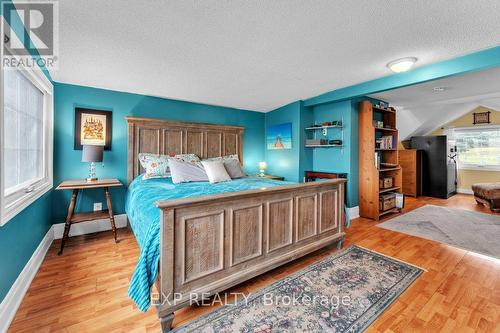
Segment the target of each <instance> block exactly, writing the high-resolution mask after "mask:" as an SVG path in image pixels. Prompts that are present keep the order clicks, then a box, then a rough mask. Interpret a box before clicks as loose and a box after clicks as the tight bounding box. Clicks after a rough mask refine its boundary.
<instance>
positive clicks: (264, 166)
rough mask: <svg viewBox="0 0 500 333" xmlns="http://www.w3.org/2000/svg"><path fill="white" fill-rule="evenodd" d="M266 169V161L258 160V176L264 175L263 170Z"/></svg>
mask: <svg viewBox="0 0 500 333" xmlns="http://www.w3.org/2000/svg"><path fill="white" fill-rule="evenodd" d="M266 169H267V163H266V162H264V161H261V162H259V171H260V173H259V176H260V177H264V171H266Z"/></svg>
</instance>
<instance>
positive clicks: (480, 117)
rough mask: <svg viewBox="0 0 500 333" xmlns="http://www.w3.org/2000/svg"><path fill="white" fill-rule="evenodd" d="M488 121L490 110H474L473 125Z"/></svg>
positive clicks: (487, 122)
mask: <svg viewBox="0 0 500 333" xmlns="http://www.w3.org/2000/svg"><path fill="white" fill-rule="evenodd" d="M489 123H490V111H487V112H474V122H473V125H477V124H489Z"/></svg>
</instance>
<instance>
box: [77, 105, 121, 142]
mask: <svg viewBox="0 0 500 333" xmlns="http://www.w3.org/2000/svg"><path fill="white" fill-rule="evenodd" d="M111 115H112V112H111V111H102V110H93V109H85V108H80V107H76V108H75V150H82V146H83V145H94V146H104V150H111V127H112V126H111V122H112V118H111Z"/></svg>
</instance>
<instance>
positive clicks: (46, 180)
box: [0, 18, 54, 226]
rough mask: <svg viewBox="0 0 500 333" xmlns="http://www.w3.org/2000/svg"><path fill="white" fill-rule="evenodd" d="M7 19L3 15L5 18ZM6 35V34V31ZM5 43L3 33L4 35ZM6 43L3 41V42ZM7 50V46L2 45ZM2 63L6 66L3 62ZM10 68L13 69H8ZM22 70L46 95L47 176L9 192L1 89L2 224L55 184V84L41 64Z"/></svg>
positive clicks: (1, 76) (0, 78)
mask: <svg viewBox="0 0 500 333" xmlns="http://www.w3.org/2000/svg"><path fill="white" fill-rule="evenodd" d="M2 19H3V18H2ZM2 36H3V34H2ZM2 44H3V37H2ZM1 47H3V45H1ZM2 50H3V49H2ZM0 66H2V65H1V64H0ZM5 70H9V69H5ZM19 70H21V72H22V74H23V75H24V76H25V77H26V78H27V79H28V80H29V81H30V82H31V83H32V84H34V85H35V86H36V87H37V88H38V89H40V91H41V92H42V93H43V96H44V105H43V107H44V110H43V117H44V118H43V119H44V120H43V128H44V131H43V140H44V145H45V146H44V168H43V169H44V177H43V178H42V179H40V180H39V181H37V182H36V183H35V184H31V186H25V187H24V188H22V189H21V191H22V190H24V193H22V192H21V193H22V194H21V195H19V193H20V192H19V191H18V192H16V193H15V194H11V195H8V196H6V195H5V189H4V184H5V181H4V177H5V175H4V172H3V170H5V168H4V165H5V163H6V162H8V161H5V160H4V141H5V140H4V139H5V138H4V128H3V126H5V123H4V96H3V94H4V92H3V90H4V89H3V88H2V89H0V124H2V125H1V126H0V226H3V225H5V224H6V223H7V222H8V221H9V220H11V219H12V218H13V217H15V216H16V215H17V214H19V213H20V212H21V211H22V210H24V209H25V208H26V207H28V206H29V205H31V204H32V203H34V202H35V201H36V200H38V199H39V198H40V197H41V196H42V195H44V194H45V193H47V192H48V191H50V190H51V189H52V187H53V149H54V148H53V146H54V144H53V136H54V129H53V126H54V87H53V85H52V83H51V82H50V80H49V79H48V78H47V77H46V76H45V74H44V73H43V71H42V70H41V69H40V68H39V67H36V68H24V69H19ZM0 87H4V69H3V68H1V70H0Z"/></svg>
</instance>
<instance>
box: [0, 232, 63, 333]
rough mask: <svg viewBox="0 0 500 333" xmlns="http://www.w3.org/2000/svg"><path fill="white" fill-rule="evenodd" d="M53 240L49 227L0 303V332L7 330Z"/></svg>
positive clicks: (3, 332) (52, 233)
mask: <svg viewBox="0 0 500 333" xmlns="http://www.w3.org/2000/svg"><path fill="white" fill-rule="evenodd" d="M53 240H54V230H53V228H52V227H51V228H50V229H49V231H47V234H45V237H43V239H42V241H41V242H40V244H39V245H38V247H37V248H36V250H35V252H33V255H32V256H31V258H30V260H28V262H27V263H26V265H25V266H24V268H23V270H22V271H21V273H20V274H19V276H18V277H17V279H16V281H15V282H14V284H13V285H12V287H10V290H9V292H8V293H7V295H6V296H5V298H4V299H3V301H2V303H1V304H0V333H5V332H7V329H8V328H9V325H10V323H11V322H12V320H13V319H14V316H15V315H16V312H17V309H18V308H19V306H20V305H21V302H22V300H23V298H24V295H25V294H26V292H27V291H28V288H29V286H30V285H31V281H33V278H34V277H35V275H36V273H37V272H38V269H39V268H40V265H41V264H42V262H43V259H44V258H45V255H46V254H47V251H48V249H49V248H50V245H51V244H52V241H53Z"/></svg>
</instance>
